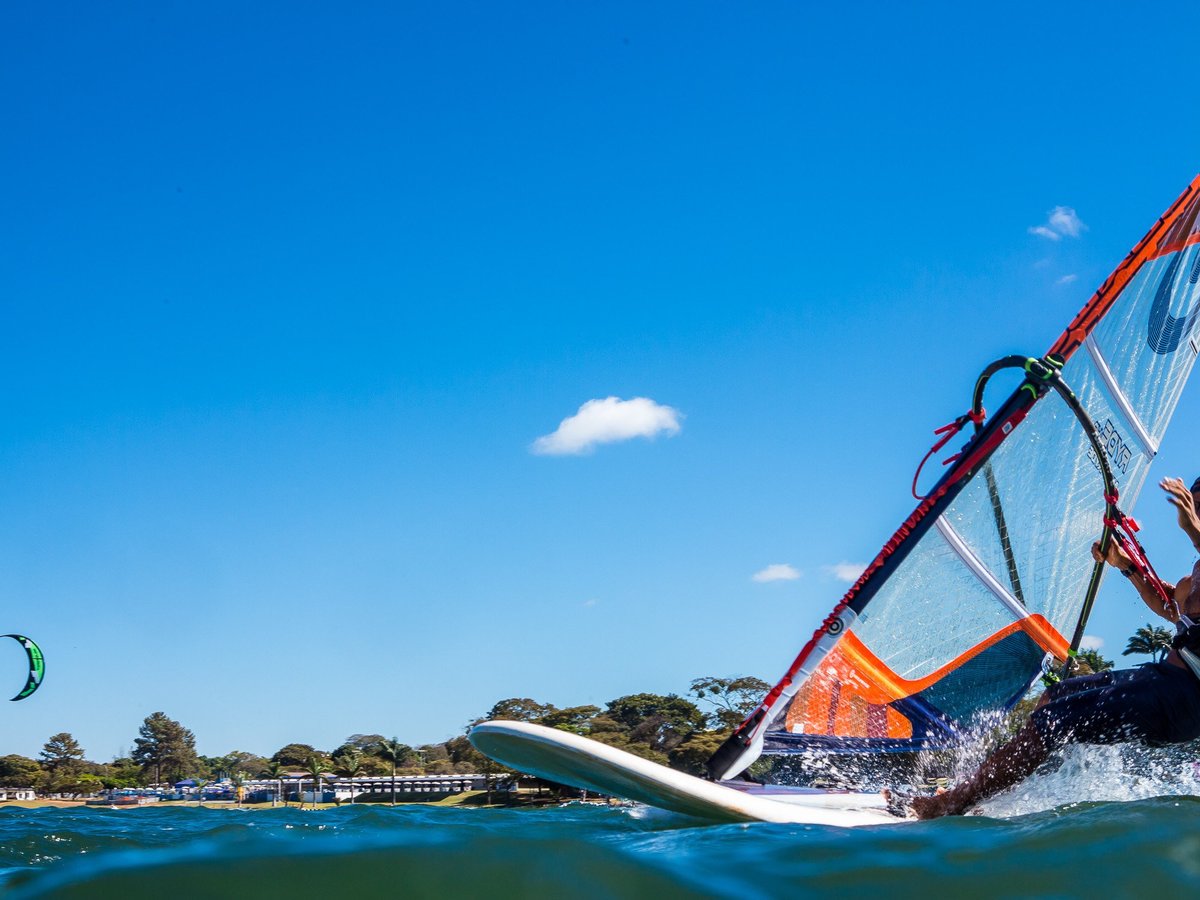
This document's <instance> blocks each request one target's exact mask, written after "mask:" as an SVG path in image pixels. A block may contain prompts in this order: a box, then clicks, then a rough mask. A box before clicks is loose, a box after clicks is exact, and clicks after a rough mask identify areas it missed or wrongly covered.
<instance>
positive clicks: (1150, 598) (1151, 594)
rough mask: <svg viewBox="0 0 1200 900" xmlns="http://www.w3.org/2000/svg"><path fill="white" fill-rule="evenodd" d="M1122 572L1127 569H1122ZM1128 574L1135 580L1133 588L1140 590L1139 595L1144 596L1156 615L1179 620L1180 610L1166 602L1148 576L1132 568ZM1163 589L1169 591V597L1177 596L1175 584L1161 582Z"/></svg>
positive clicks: (1145, 601)
mask: <svg viewBox="0 0 1200 900" xmlns="http://www.w3.org/2000/svg"><path fill="white" fill-rule="evenodd" d="M1121 571H1122V574H1124V572H1125V571H1126V570H1124V569H1122V570H1121ZM1128 571H1129V575H1128V576H1127V577H1128V578H1129V580H1130V581H1132V582H1133V588H1134V590H1136V591H1137V592H1138V596H1139V597H1141V598H1142V602H1143V603H1145V604H1146V606H1147V607H1148V608H1149V609H1150V612H1152V613H1154V614H1155V615H1156V616H1162V617H1163V618H1164V619H1166V620H1167V621H1168V622H1178V621H1179V610H1178V608H1177V607H1176V606H1175V605H1174V604H1172V603H1164V602H1163V598H1162V597H1160V596H1159V595H1158V591H1156V590H1154V588H1152V587H1151V586H1150V584H1149V582H1148V581H1147V580H1146V576H1145V575H1143V574H1142V573H1141V572H1135V571H1133V570H1132V569H1130V570H1128ZM1160 583H1161V584H1162V586H1163V590H1165V591H1166V592H1167V596H1168V597H1174V596H1175V585H1173V584H1171V583H1170V582H1168V581H1163V582H1160Z"/></svg>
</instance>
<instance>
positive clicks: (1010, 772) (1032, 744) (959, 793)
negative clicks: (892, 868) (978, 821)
mask: <svg viewBox="0 0 1200 900" xmlns="http://www.w3.org/2000/svg"><path fill="white" fill-rule="evenodd" d="M1049 755H1050V750H1049V748H1047V746H1046V744H1045V742H1044V741H1043V740H1042V736H1041V735H1040V734H1038V731H1037V729H1036V728H1035V727H1034V726H1033V724H1032V723H1028V724H1026V725H1025V727H1024V728H1022V729H1021V730H1020V731H1018V732H1017V733H1016V734H1015V735H1014V736H1013V739H1012V740H1011V741H1009V742H1008V743H1007V744H1004V745H1003V746H1002V747H999V748H997V750H996V751H995V752H994V753H993V754H992V755H991V756H989V757H988V758H987V759H985V760H984V761H983V765H981V766H980V767H979V769H978V771H976V772H975V774H974V775H972V776H971V777H970V778H968V779H967V780H966V781H964V782H963V783H962V784H960V785H958V786H957V787H955V788H954V789H953V790H949V791H945V792H944V793H941V794H934V795H933V796H932V797H914V798H913V799H912V800H911V801H909V802H910V805H911V806H912V810H913V812H914V813H916V814H917V818H919V819H936V818H938V817H939V816H960V815H962V814H963V813H964V812H965V811H966V810H967V809H969V808H970V807H972V806H974V805H975V804H976V803H978V802H979V801H980V800H986V799H987V798H988V797H991V796H992V795H993V794H998V793H999V792H1000V791H1002V790H1004V789H1005V788H1007V787H1011V786H1012V785H1014V784H1016V783H1017V782H1018V781H1021V780H1022V779H1024V778H1027V777H1028V776H1029V775H1030V774H1032V773H1033V770H1034V769H1036V768H1037V767H1038V766H1040V765H1041V764H1042V763H1043V762H1044V761H1045V759H1046V757H1047V756H1049Z"/></svg>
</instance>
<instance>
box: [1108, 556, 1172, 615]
mask: <svg viewBox="0 0 1200 900" xmlns="http://www.w3.org/2000/svg"><path fill="white" fill-rule="evenodd" d="M1092 558H1093V559H1095V560H1096V561H1097V562H1100V561H1101V560H1103V561H1104V562H1106V563H1108V564H1109V565H1110V566H1112V567H1113V568H1114V569H1119V570H1120V572H1121V574H1122V575H1124V576H1125V577H1126V578H1128V579H1129V580H1130V581H1131V582H1132V583H1133V589H1134V590H1135V591H1137V592H1138V596H1139V597H1141V598H1142V602H1143V603H1145V604H1146V606H1147V607H1148V608H1149V610H1150V612H1152V613H1154V614H1155V615H1156V616H1161V617H1162V618H1164V619H1166V620H1167V621H1168V622H1175V621H1177V620H1178V619H1179V611H1178V610H1177V609H1176V608H1175V606H1174V605H1173V604H1171V603H1164V602H1163V599H1162V597H1160V596H1159V595H1158V591H1156V590H1155V589H1154V588H1153V587H1151V585H1150V582H1149V581H1148V580H1147V579H1146V576H1145V575H1143V574H1142V573H1141V572H1138V571H1136V570H1134V568H1133V561H1132V560H1131V559H1130V558H1129V555H1128V554H1127V553H1126V552H1125V551H1124V550H1122V549H1121V547H1120V545H1118V544H1117V542H1116V541H1112V542H1111V543H1110V544H1109V545H1108V553H1107V554H1106V555H1105V556H1101V555H1100V542H1099V541H1097V542H1096V543H1094V544H1092ZM1160 583H1161V584H1162V586H1163V590H1165V591H1166V592H1167V596H1168V597H1174V596H1175V585H1173V584H1171V583H1170V582H1169V581H1163V582H1160Z"/></svg>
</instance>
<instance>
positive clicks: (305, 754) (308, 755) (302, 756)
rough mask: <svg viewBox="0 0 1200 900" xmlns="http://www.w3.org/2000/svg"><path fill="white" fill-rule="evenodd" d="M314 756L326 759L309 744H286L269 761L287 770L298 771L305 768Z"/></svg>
mask: <svg viewBox="0 0 1200 900" xmlns="http://www.w3.org/2000/svg"><path fill="white" fill-rule="evenodd" d="M314 756H320V757H321V758H322V759H326V756H325V754H324V753H322V752H321V751H320V750H317V749H316V748H315V747H313V746H312V745H311V744H287V745H285V746H283V747H280V748H279V749H278V750H276V751H275V753H274V755H273V756H272V757H271V761H272V762H277V763H279V764H280V765H282V766H286V767H288V768H292V769H300V768H303V767H304V766H307V765H308V761H309V760H310V759H312V758H313V757H314Z"/></svg>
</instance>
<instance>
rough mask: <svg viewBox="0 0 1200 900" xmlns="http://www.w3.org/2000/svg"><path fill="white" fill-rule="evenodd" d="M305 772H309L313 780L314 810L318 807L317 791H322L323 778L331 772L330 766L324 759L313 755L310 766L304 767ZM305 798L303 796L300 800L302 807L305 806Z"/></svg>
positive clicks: (309, 760) (309, 762)
mask: <svg viewBox="0 0 1200 900" xmlns="http://www.w3.org/2000/svg"><path fill="white" fill-rule="evenodd" d="M304 770H305V771H306V772H308V774H309V775H311V776H312V778H313V801H312V805H313V808H314V809H315V808H316V806H317V791H319V790H321V776H322V775H323V774H324V773H325V772H327V771H328V770H329V766H328V764H327V763H326V762H325V760H324V759H322V758H321V757H320V756H316V755H313V756H310V757H309V758H308V765H306V766H305V767H304ZM303 797H304V795H303V794H301V799H300V805H301V806H304V799H303Z"/></svg>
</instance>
